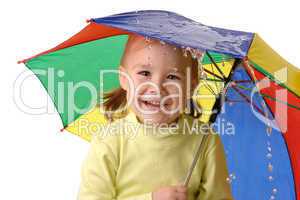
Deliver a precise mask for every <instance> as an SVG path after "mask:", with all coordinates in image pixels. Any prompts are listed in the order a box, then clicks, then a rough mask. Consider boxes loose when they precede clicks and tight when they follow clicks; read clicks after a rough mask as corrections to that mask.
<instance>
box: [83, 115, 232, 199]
mask: <svg viewBox="0 0 300 200" xmlns="http://www.w3.org/2000/svg"><path fill="white" fill-rule="evenodd" d="M195 122H196V123H195ZM193 123H194V124H193ZM196 124H198V120H194V119H193V118H192V117H190V116H188V115H185V114H182V115H181V116H180V118H179V120H178V124H177V127H176V128H157V129H152V128H151V127H148V128H147V127H146V128H145V126H143V124H141V123H139V121H138V120H137V118H136V116H135V115H134V113H133V112H129V114H128V115H127V116H126V117H124V118H123V119H119V120H116V121H114V122H113V123H110V124H107V125H105V126H104V127H102V129H101V130H102V131H101V132H100V134H97V135H95V136H94V137H93V139H92V142H91V148H90V151H89V153H88V156H87V158H86V160H85V161H84V163H83V166H82V174H81V175H82V181H81V185H80V191H79V194H78V199H79V200H151V199H152V197H151V196H152V195H151V194H152V192H153V191H155V190H157V189H158V188H160V187H163V186H170V185H178V184H180V183H183V181H184V179H185V177H186V174H187V172H188V169H189V167H190V165H191V163H192V160H193V156H194V154H195V151H196V149H197V146H198V145H199V142H201V140H202V138H203V134H199V133H200V131H199V130H198V128H197V127H196V126H195V125H196ZM193 125H194V129H192V127H193ZM189 130H193V132H192V133H190V132H189ZM197 133H198V134H197ZM203 147H204V148H203V149H202V152H201V154H200V157H199V160H198V162H197V165H196V167H195V169H194V171H193V174H192V177H191V179H190V182H189V186H188V199H189V200H194V199H197V200H231V199H233V198H232V196H231V191H230V185H229V183H228V182H227V181H226V178H227V177H228V173H227V167H226V161H225V155H224V150H223V146H222V143H221V140H220V138H219V135H217V134H215V133H213V132H210V134H208V137H207V139H206V140H205V143H204V146H203Z"/></svg>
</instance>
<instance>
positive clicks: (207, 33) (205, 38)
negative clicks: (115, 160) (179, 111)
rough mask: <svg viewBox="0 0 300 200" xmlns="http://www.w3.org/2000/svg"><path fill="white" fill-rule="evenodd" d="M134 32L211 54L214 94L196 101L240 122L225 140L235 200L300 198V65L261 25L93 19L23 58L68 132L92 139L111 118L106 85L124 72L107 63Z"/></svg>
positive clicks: (222, 118)
mask: <svg viewBox="0 0 300 200" xmlns="http://www.w3.org/2000/svg"><path fill="white" fill-rule="evenodd" d="M131 33H136V34H140V35H142V36H144V37H145V38H151V39H158V40H161V41H162V42H165V43H169V44H172V45H175V46H178V47H180V48H189V49H196V50H200V51H204V52H205V55H204V58H203V59H202V60H201V62H202V74H201V80H200V83H202V84H201V87H199V89H198V94H200V95H206V96H209V98H197V99H196V101H197V102H198V104H200V105H201V107H202V108H203V110H204V111H205V112H204V113H203V114H202V115H201V117H200V119H199V120H202V121H205V122H210V123H211V124H213V125H215V128H217V129H224V128H227V129H226V130H231V131H229V133H228V134H222V135H221V139H222V142H223V144H224V148H225V152H226V159H227V164H228V168H229V172H230V175H229V177H228V181H229V182H230V183H231V187H232V192H233V195H234V197H235V199H243V200H245V199H275V198H277V199H300V163H299V161H300V136H299V135H297V133H298V130H299V128H300V125H299V124H300V118H299V114H300V101H299V100H300V99H299V97H300V71H299V70H298V69H297V68H296V67H294V66H293V65H291V64H290V63H288V62H287V61H286V60H284V59H283V58H282V57H280V55H278V54H277V53H276V52H275V51H274V50H273V49H272V48H271V47H270V46H269V45H268V44H267V43H266V42H264V40H263V39H262V38H261V37H260V36H259V35H258V34H256V33H250V32H243V31H235V30H228V29H223V28H217V27H212V26H206V25H204V24H201V23H199V22H195V21H193V20H191V19H188V18H186V17H184V16H181V15H178V14H176V13H173V12H168V11H160V10H145V11H135V12H127V13H121V14H115V15H111V16H107V17H103V18H93V19H90V20H88V25H87V26H86V27H84V28H83V29H82V30H81V31H80V32H78V33H77V34H75V35H74V36H72V37H71V38H69V39H68V40H66V41H64V42H62V43H61V44H59V45H58V46H56V47H54V48H52V49H50V50H47V51H45V52H42V53H40V54H38V55H35V56H33V57H31V58H28V59H25V60H22V61H20V63H24V64H25V65H26V66H27V68H29V69H30V70H32V71H33V72H34V73H35V74H36V76H37V77H38V79H39V80H40V81H41V83H42V85H43V86H44V87H45V89H46V90H47V91H48V93H49V95H50V97H51V99H52V100H53V102H54V104H55V107H56V109H57V111H58V113H59V115H60V117H61V119H62V123H63V126H64V128H63V129H62V130H67V131H69V132H71V133H74V134H76V135H78V136H80V137H82V138H83V139H86V140H90V137H91V135H90V132H91V130H90V129H89V128H91V129H93V128H97V126H96V125H95V124H97V123H107V122H106V119H105V118H104V116H103V115H102V114H101V113H100V112H99V109H97V103H98V102H99V101H101V96H99V95H98V91H102V90H103V91H104V92H105V91H110V90H111V89H113V88H116V87H118V86H119V83H118V76H117V75H116V74H115V75H114V74H105V75H104V74H100V76H99V71H100V72H101V71H103V70H109V69H117V68H118V66H119V64H120V59H121V56H122V53H123V50H124V45H125V44H126V41H127V38H128V34H131ZM41 72H43V73H41ZM49 77H52V78H49ZM99 77H100V79H101V81H99ZM100 82H101V83H104V84H100ZM82 83H85V84H82ZM264 83H265V84H267V86H265V85H264ZM83 85H84V86H83ZM70 91H73V92H72V93H70ZM279 94H281V95H279ZM282 94H285V95H282ZM60 95H63V97H64V98H61V97H60ZM99 99H100V100H99ZM70 102H71V103H70ZM91 105H92V106H91ZM224 109H226V112H224ZM84 123H85V124H84ZM233 125H234V126H233ZM82 127H84V128H82ZM87 127H88V128H87ZM233 129H234V130H233ZM217 132H218V131H217ZM233 133H234V134H233Z"/></svg>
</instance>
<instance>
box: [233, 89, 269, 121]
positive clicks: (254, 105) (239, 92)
mask: <svg viewBox="0 0 300 200" xmlns="http://www.w3.org/2000/svg"><path fill="white" fill-rule="evenodd" d="M232 88H233V89H234V90H235V91H236V92H237V93H238V94H239V95H240V96H241V97H243V98H244V99H245V100H246V101H247V102H248V103H249V104H251V105H253V107H254V108H255V109H256V110H257V111H258V112H259V113H260V114H262V115H263V116H266V115H265V113H264V112H263V111H262V110H261V109H260V108H259V107H258V106H257V105H256V104H255V103H253V102H251V100H250V99H249V97H248V96H247V95H245V94H243V93H242V92H241V91H240V90H239V89H238V88H237V87H236V86H234V85H233V86H232Z"/></svg>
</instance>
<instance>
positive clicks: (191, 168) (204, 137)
mask: <svg viewBox="0 0 300 200" xmlns="http://www.w3.org/2000/svg"><path fill="white" fill-rule="evenodd" d="M206 138H207V135H204V136H203V137H202V139H201V142H200V143H199V145H198V148H197V151H196V153H195V155H194V158H193V162H192V164H191V166H190V168H189V171H188V173H187V175H186V177H185V180H184V183H183V186H185V187H187V186H188V185H189V182H190V179H191V177H192V173H193V171H194V169H195V167H196V164H197V161H198V160H199V157H200V153H201V150H202V148H203V145H204V142H205V140H206Z"/></svg>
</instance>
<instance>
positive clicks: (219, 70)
mask: <svg viewBox="0 0 300 200" xmlns="http://www.w3.org/2000/svg"><path fill="white" fill-rule="evenodd" d="M206 54H207V56H208V58H209V60H210V61H211V62H212V63H213V65H214V66H215V67H216V68H217V70H218V72H219V73H220V74H221V75H222V77H223V78H222V79H226V76H225V75H224V73H223V72H222V70H221V69H220V68H219V66H218V64H217V63H216V62H215V61H214V59H213V58H212V56H211V55H210V54H209V53H208V51H206Z"/></svg>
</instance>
